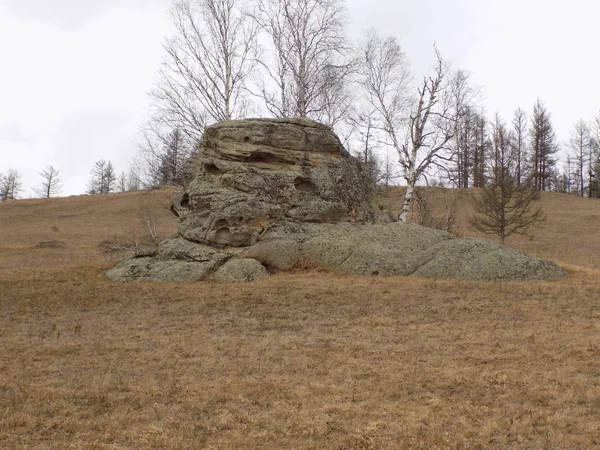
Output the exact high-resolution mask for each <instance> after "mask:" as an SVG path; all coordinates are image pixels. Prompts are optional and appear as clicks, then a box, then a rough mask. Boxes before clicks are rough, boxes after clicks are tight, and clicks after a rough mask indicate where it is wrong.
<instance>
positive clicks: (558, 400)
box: [0, 189, 600, 449]
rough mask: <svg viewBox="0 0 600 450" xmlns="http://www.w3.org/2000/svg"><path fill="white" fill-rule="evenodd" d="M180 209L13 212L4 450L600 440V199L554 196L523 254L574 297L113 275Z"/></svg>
mask: <svg viewBox="0 0 600 450" xmlns="http://www.w3.org/2000/svg"><path fill="white" fill-rule="evenodd" d="M169 195H170V192H169V191H160V190H159V191H153V192H134V193H126V194H115V195H108V196H93V197H89V196H79V197H71V198H59V199H49V200H21V201H16V202H6V203H0V343H1V345H0V448H7V449H8V448H11V449H25V448H27V449H29V448H36V449H51V448H98V449H125V448H127V449H129V448H139V449H143V448H144V449H146V448H161V449H175V448H220V449H221V448H224V449H228V448H230V449H240V448H256V449H268V448H273V449H276V448H277V449H279V448H306V449H308V448H322V449H379V448H424V449H425V448H427V449H431V448H450V447H451V448H592V447H595V446H599V445H600V429H599V428H598V424H599V423H600V403H599V400H598V399H600V382H599V381H598V380H599V379H600V378H599V377H600V295H598V293H599V292H600V277H599V275H600V272H599V270H600V258H599V257H598V255H600V236H598V233H597V232H596V231H597V229H598V226H597V223H598V218H600V202H598V201H595V200H589V199H580V198H574V197H570V196H566V195H560V194H543V195H542V198H541V201H540V202H541V205H542V207H543V208H544V210H545V212H546V214H547V220H546V222H545V223H544V225H543V228H541V229H540V230H537V231H536V234H535V237H534V239H533V240H529V239H527V238H523V237H515V238H513V237H510V238H509V239H508V241H507V242H508V244H509V245H512V246H514V247H517V248H519V249H522V250H524V251H526V252H528V253H532V254H535V255H537V256H541V257H546V258H549V259H552V260H554V261H556V262H558V263H561V264H563V265H565V266H566V268H567V269H569V275H568V276H567V277H566V278H564V279H562V280H560V281H555V282H538V283H524V282H510V283H499V282H468V281H436V280H430V279H416V278H403V277H396V278H389V279H383V278H371V277H357V276H349V275H341V274H332V273H326V272H321V271H313V272H296V273H288V274H278V275H275V276H272V277H270V278H268V279H266V280H261V281H259V282H255V283H250V284H245V285H227V284H216V283H208V282H203V283H195V284H189V285H170V284H159V283H140V284H135V285H123V284H117V283H112V282H109V281H107V280H106V279H104V278H103V277H102V276H101V273H102V270H103V269H105V268H107V267H109V266H111V265H112V264H114V262H115V259H114V258H115V253H114V252H106V247H107V246H111V245H112V246H113V247H114V245H113V244H114V243H119V244H127V243H129V242H131V241H134V240H142V241H143V239H144V238H145V235H146V234H147V233H146V231H145V227H146V225H147V220H145V214H146V212H148V211H152V216H153V218H154V219H155V220H156V224H157V229H158V231H159V232H160V233H161V234H162V235H163V236H167V235H170V234H171V233H172V232H173V231H174V230H175V229H176V225H177V219H176V218H175V216H173V215H172V214H171V213H170V211H169V210H168V198H169ZM448 195H451V193H448V192H447V191H444V190H436V189H433V190H431V193H430V198H431V202H430V203H431V205H432V213H433V215H434V216H436V217H440V216H442V215H443V213H444V211H445V206H444V205H445V204H446V203H447V201H445V198H446V196H448ZM472 195H474V192H473V191H466V192H465V193H463V194H462V198H461V199H460V205H459V208H458V213H457V214H456V219H457V224H458V226H457V231H458V232H459V233H460V234H462V235H465V236H469V235H474V234H473V232H472V231H471V230H469V227H468V220H467V219H468V216H469V214H471V212H470V201H469V196H472ZM387 200H388V201H389V202H390V203H391V204H392V205H397V202H398V201H399V199H398V193H393V195H390V196H388V197H387ZM41 241H62V242H64V246H58V247H50V248H36V247H35V246H36V244H38V243H39V242H41ZM103 243H104V244H103ZM399 251H401V249H399Z"/></svg>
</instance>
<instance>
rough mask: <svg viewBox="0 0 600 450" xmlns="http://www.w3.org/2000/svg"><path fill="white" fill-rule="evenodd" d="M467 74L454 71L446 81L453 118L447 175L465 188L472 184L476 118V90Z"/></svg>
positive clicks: (460, 186) (477, 113) (457, 184)
mask: <svg viewBox="0 0 600 450" xmlns="http://www.w3.org/2000/svg"><path fill="white" fill-rule="evenodd" d="M470 77H471V75H470V74H469V73H468V72H466V71H464V70H458V71H456V72H455V73H454V74H453V76H452V77H451V78H450V87H449V91H450V96H449V97H450V98H449V103H450V111H451V114H452V116H453V117H454V118H455V121H454V132H453V134H454V137H453V139H452V140H451V141H450V142H449V146H450V158H451V160H452V162H451V164H449V170H448V175H449V177H450V180H451V181H452V182H453V183H454V184H455V185H456V186H457V187H459V188H468V187H470V185H471V183H472V182H473V178H474V176H473V170H474V164H475V162H474V159H475V152H476V138H477V136H476V134H477V124H478V123H477V119H478V115H479V113H480V111H481V108H479V107H478V104H477V103H478V99H479V96H480V89H479V88H477V87H475V86H473V85H472V83H471V81H470Z"/></svg>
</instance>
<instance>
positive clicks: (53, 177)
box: [33, 166, 62, 198]
mask: <svg viewBox="0 0 600 450" xmlns="http://www.w3.org/2000/svg"><path fill="white" fill-rule="evenodd" d="M39 175H40V176H41V177H42V180H43V181H42V187H41V188H39V189H34V190H33V191H34V192H35V193H36V195H38V196H39V197H42V198H50V197H54V196H56V195H58V194H60V192H61V191H62V183H61V181H60V178H59V173H58V170H56V169H55V168H54V166H46V168H45V169H44V170H42V171H41V172H39Z"/></svg>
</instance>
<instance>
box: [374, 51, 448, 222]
mask: <svg viewBox="0 0 600 450" xmlns="http://www.w3.org/2000/svg"><path fill="white" fill-rule="evenodd" d="M371 43H372V45H371V47H370V48H369V45H367V47H366V51H365V62H366V68H367V71H366V74H367V78H366V81H365V86H366V89H367V91H368V92H369V101H370V102H371V104H373V106H374V107H375V109H376V110H377V112H378V113H379V115H380V119H381V124H382V130H383V131H384V132H385V134H386V136H387V138H388V142H389V144H390V145H391V146H392V147H393V148H394V149H395V150H396V152H397V154H398V157H399V164H400V167H401V169H402V171H403V176H404V181H405V183H406V190H405V192H404V199H403V202H402V208H401V210H400V214H399V215H398V220H400V221H401V222H406V221H407V219H408V213H409V210H410V206H411V203H412V200H413V196H414V190H415V186H416V185H417V182H418V181H419V180H420V179H421V177H423V176H425V175H426V172H427V171H428V170H429V169H430V168H432V167H437V168H440V167H443V168H444V169H446V167H445V164H446V163H447V162H448V161H449V159H448V158H447V157H445V156H444V153H445V152H447V151H448V143H449V142H450V140H451V139H452V137H453V136H454V135H453V130H454V122H453V120H451V118H450V107H449V103H448V101H447V97H446V96H447V95H448V92H449V91H448V90H449V85H448V83H447V80H446V78H447V75H448V66H447V64H446V63H445V61H444V60H443V59H442V57H441V55H440V53H439V52H438V50H437V48H435V57H436V63H435V66H434V70H433V74H432V75H431V76H424V77H423V80H422V83H421V85H420V87H419V88H418V89H417V94H418V95H417V98H416V100H415V101H414V106H413V107H412V110H411V111H410V114H409V115H408V123H407V119H406V106H407V100H408V98H409V97H408V96H407V95H406V86H407V83H408V81H409V75H408V68H407V64H406V61H405V57H404V54H403V53H402V52H401V51H400V48H399V45H398V44H397V42H395V41H394V40H393V39H392V40H389V39H388V40H386V41H379V43H378V41H377V40H376V39H375V40H371ZM407 128H408V132H406V129H407ZM442 162H444V164H441V163H442Z"/></svg>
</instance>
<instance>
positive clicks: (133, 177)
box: [127, 167, 142, 191]
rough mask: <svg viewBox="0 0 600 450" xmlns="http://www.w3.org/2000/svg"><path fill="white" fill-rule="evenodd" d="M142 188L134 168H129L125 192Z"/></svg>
mask: <svg viewBox="0 0 600 450" xmlns="http://www.w3.org/2000/svg"><path fill="white" fill-rule="evenodd" d="M141 187H142V183H141V181H140V176H139V174H138V171H137V170H136V169H135V167H131V168H130V169H129V172H128V173H127V190H128V191H138V190H140V189H141Z"/></svg>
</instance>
